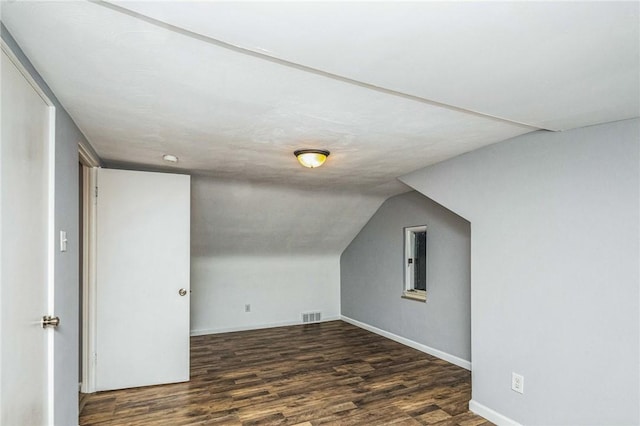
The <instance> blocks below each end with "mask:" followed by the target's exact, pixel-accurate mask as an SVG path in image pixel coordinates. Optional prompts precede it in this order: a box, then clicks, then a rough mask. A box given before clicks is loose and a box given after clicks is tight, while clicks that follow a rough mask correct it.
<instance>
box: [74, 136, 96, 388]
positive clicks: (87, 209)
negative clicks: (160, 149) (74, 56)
mask: <svg viewBox="0 0 640 426" xmlns="http://www.w3.org/2000/svg"><path fill="white" fill-rule="evenodd" d="M78 156H79V159H80V163H81V164H82V377H81V378H80V380H81V386H80V391H81V392H83V393H93V392H95V391H96V368H95V367H96V365H95V361H96V356H95V354H96V339H95V336H96V187H97V176H98V173H97V169H98V167H99V166H100V160H99V159H98V158H97V157H96V156H95V155H94V154H93V153H92V152H91V150H90V149H88V148H87V147H86V146H85V145H84V144H82V143H80V144H78Z"/></svg>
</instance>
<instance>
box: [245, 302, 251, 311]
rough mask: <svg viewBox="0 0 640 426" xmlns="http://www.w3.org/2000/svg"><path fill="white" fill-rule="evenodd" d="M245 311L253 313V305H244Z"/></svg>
mask: <svg viewBox="0 0 640 426" xmlns="http://www.w3.org/2000/svg"><path fill="white" fill-rule="evenodd" d="M244 311H245V312H251V305H249V304H246V305H244Z"/></svg>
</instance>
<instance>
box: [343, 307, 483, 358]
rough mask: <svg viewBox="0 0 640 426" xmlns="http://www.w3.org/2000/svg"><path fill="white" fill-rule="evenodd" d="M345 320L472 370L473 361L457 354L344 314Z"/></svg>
mask: <svg viewBox="0 0 640 426" xmlns="http://www.w3.org/2000/svg"><path fill="white" fill-rule="evenodd" d="M340 318H341V319H342V320H343V321H344V322H348V323H349V324H353V325H355V326H356V327H360V328H363V329H365V330H367V331H370V332H372V333H375V334H379V335H380V336H383V337H386V338H387V339H391V340H394V341H396V342H398V343H402V344H403V345H405V346H409V347H411V348H413V349H417V350H419V351H420V352H424V353H427V354H429V355H433V356H435V357H436V358H440V359H443V360H445V361H447V362H450V363H451V364H454V365H457V366H458V367H462V368H464V369H465V370H471V362H469V361H467V360H466V359H462V358H458V357H457V356H455V355H451V354H448V353H446V352H443V351H441V350H439V349H435V348H432V347H430V346H427V345H423V344H422V343H418V342H414V341H413V340H409V339H407V338H404V337H402V336H398V335H397V334H393V333H389V332H388V331H384V330H381V329H379V328H377V327H374V326H372V325H369V324H365V323H363V322H360V321H357V320H354V319H353V318H349V317H345V316H344V315H342V316H341V317H340Z"/></svg>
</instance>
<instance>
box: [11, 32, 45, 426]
mask: <svg viewBox="0 0 640 426" xmlns="http://www.w3.org/2000/svg"><path fill="white" fill-rule="evenodd" d="M0 48H1V49H2V52H4V53H5V54H6V55H7V57H8V58H9V60H10V61H11V62H12V63H13V65H15V67H16V68H17V70H18V71H19V72H20V74H22V76H23V77H24V78H25V80H26V81H27V82H28V83H29V84H30V85H31V87H32V88H33V90H34V91H35V92H36V93H37V94H38V96H40V98H42V100H43V101H44V103H45V104H46V105H47V107H48V110H49V134H48V137H47V139H48V141H47V145H48V153H47V155H48V157H49V158H48V168H49V170H48V177H47V178H48V185H47V193H48V194H47V195H48V201H47V233H48V236H47V245H48V249H47V311H48V312H47V313H46V314H47V315H50V316H55V312H54V309H55V306H54V302H55V297H54V296H55V275H54V266H55V264H54V262H55V251H54V250H55V242H56V236H55V187H56V185H55V165H56V153H55V147H56V107H55V104H54V103H53V102H52V101H51V99H49V97H48V96H47V95H46V93H45V92H44V91H43V90H42V88H41V87H40V85H39V84H38V83H37V82H36V81H35V79H34V78H33V77H32V76H31V74H30V73H29V71H27V69H26V68H25V67H24V65H23V64H22V62H20V60H19V59H18V57H17V56H16V55H15V54H14V53H13V51H12V50H11V48H10V47H9V45H8V44H7V43H6V42H5V41H4V40H1V39H0ZM44 332H45V333H47V408H46V411H47V415H46V416H47V424H51V425H52V424H53V419H54V408H55V407H54V382H53V381H54V362H53V361H54V334H53V333H54V332H55V330H54V329H52V328H50V329H48V330H44Z"/></svg>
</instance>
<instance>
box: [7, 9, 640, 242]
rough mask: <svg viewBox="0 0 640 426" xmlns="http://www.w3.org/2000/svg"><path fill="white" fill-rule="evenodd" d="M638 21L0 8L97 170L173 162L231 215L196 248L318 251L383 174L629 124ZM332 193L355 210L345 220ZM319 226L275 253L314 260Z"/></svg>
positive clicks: (542, 13)
mask: <svg viewBox="0 0 640 426" xmlns="http://www.w3.org/2000/svg"><path fill="white" fill-rule="evenodd" d="M639 19H640V14H639V5H638V3H636V2H620V3H615V2H512V3H509V2H411V3H409V2H407V3H403V2H374V3H366V2H354V3H343V2H297V3H296V2H255V3H254V2H185V1H180V2H177V1H174V2H164V1H163V2H160V1H157V2H156V1H147V2H130V1H126V2H124V1H123V2H100V1H98V2H88V1H74V2H31V1H12V2H3V4H2V21H3V23H4V24H5V25H6V26H7V28H8V29H9V31H10V32H11V33H12V35H13V36H14V37H15V39H16V40H17V42H18V43H19V44H20V46H21V48H22V49H23V50H24V52H25V53H26V54H27V56H28V57H29V58H30V59H31V61H32V62H33V64H34V66H35V67H36V69H38V71H39V72H40V73H41V75H42V76H43V78H44V79H45V80H46V81H47V83H48V84H49V85H50V86H51V88H52V89H53V91H54V92H55V93H56V94H57V96H58V98H59V100H60V101H61V103H62V104H63V105H64V106H65V108H66V109H67V111H68V112H69V114H70V115H71V116H72V117H73V119H74V121H75V122H76V123H77V125H78V126H79V127H80V129H81V130H82V131H83V132H84V134H85V135H86V136H87V138H88V140H89V141H90V143H91V144H92V146H93V147H94V148H95V150H96V151H97V153H98V154H99V155H100V157H101V158H102V159H103V160H104V161H105V163H106V164H108V165H109V164H111V165H125V164H126V165H128V166H130V167H132V168H162V167H165V168H166V167H168V166H167V165H166V164H163V163H162V159H161V157H162V155H163V154H165V153H171V154H175V155H177V156H178V157H179V158H180V162H179V163H178V164H177V165H176V166H173V167H171V168H172V169H173V170H183V171H185V172H188V173H193V174H196V175H197V176H200V177H199V178H197V179H199V183H198V186H197V188H198V191H197V192H198V193H199V194H200V195H199V196H200V197H201V199H202V200H207V199H209V201H202V204H211V205H210V206H208V207H207V208H211V207H213V206H214V205H215V206H216V207H217V208H219V209H227V210H226V211H225V212H224V213H222V216H225V217H236V218H243V217H244V218H245V219H244V221H243V219H238V220H237V221H235V222H234V223H235V224H236V225H233V224H232V223H230V224H229V226H231V227H232V228H233V227H234V226H237V229H231V230H229V235H226V236H223V235H218V234H217V233H216V232H217V231H215V232H214V229H213V228H215V225H214V224H208V225H207V224H203V225H202V231H203V234H202V235H205V236H207V235H208V236H209V237H210V238H211V239H214V238H215V239H218V238H228V237H232V236H237V235H238V234H239V233H242V232H246V231H248V230H251V229H253V230H255V231H256V232H260V230H261V228H260V225H258V224H256V222H259V221H260V219H261V218H262V219H263V218H264V217H272V216H274V215H279V216H278V218H279V219H278V220H282V222H283V225H284V224H287V223H288V224H293V225H294V228H295V224H296V223H298V224H302V223H314V220H316V219H319V218H320V215H322V217H324V218H326V217H333V218H335V222H339V223H340V224H341V225H339V226H338V228H337V229H339V230H340V231H341V234H340V235H344V236H343V237H341V238H342V239H341V238H338V237H336V239H335V240H331V242H330V243H326V245H325V249H327V250H329V251H336V250H337V251H341V250H342V248H344V246H345V245H346V244H348V242H349V241H350V238H352V237H353V235H355V233H356V232H357V231H358V230H359V229H360V227H361V226H362V225H363V224H364V221H366V218H367V217H368V216H370V214H371V213H372V210H375V207H377V205H379V203H380V202H381V201H382V200H384V199H385V198H386V197H388V196H390V195H393V194H397V193H400V192H403V191H406V190H407V188H406V187H405V186H404V185H403V184H401V183H400V182H399V181H397V180H396V178H397V177H398V176H401V175H404V174H406V173H409V172H411V171H413V170H416V169H418V168H421V167H424V166H427V165H430V164H433V163H436V162H439V161H442V160H444V159H447V158H451V157H453V156H456V155H459V154H462V153H464V152H468V151H471V150H473V149H477V148H479V147H482V146H485V145H488V144H492V143H495V142H499V141H502V140H505V139H508V138H511V137H514V136H517V135H520V134H524V133H527V132H531V131H535V130H538V129H546V130H554V131H555V130H565V129H570V128H575V127H582V126H588V125H592V124H597V123H602V122H608V121H615V120H621V119H626V118H631V117H635V116H638V115H639V110H640V105H639V102H640V101H639V96H638V94H639V93H640V85H639V78H638V75H639V74H640V63H639V62H640V55H639V39H640V33H639V27H640V25H639V23H638V22H639ZM307 147H317V148H323V149H328V150H330V151H331V155H330V157H329V160H328V161H327V164H326V165H325V166H323V167H322V168H320V169H314V170H307V169H303V168H301V167H300V166H299V165H298V164H297V163H296V161H295V159H294V157H293V154H292V152H293V151H294V150H295V149H297V148H307ZM204 176H206V177H204ZM229 181H232V182H234V183H233V184H231V185H227V186H225V185H222V186H221V185H220V182H229ZM238 182H240V183H241V184H242V185H245V187H250V188H251V190H250V191H245V192H246V193H247V194H249V193H251V195H247V196H251V197H255V198H259V199H262V203H261V204H260V208H261V209H262V213H255V214H254V215H252V216H250V217H249V216H247V215H246V214H243V213H242V210H241V209H243V208H245V207H246V206H245V207H243V206H242V204H246V203H238V206H235V207H234V206H233V203H230V204H227V205H226V207H225V206H224V205H221V204H216V203H215V200H216V197H219V198H220V199H235V200H237V197H236V198H233V196H232V195H231V192H229V191H231V189H230V188H232V187H233V188H234V191H237V190H238V187H237V185H238V184H239V183H238ZM225 187H227V188H229V189H227V191H228V192H227V193H226V195H223V194H222V193H221V191H222V192H224V190H223V189H222V188H225ZM273 188H278V189H277V191H280V192H282V193H283V194H284V193H286V194H288V195H282V194H281V196H278V197H275V198H276V199H275V200H274V199H272V197H270V196H268V194H270V193H271V191H273V190H274V189H273ZM302 190H310V191H313V192H314V194H313V195H306V194H309V192H305V191H302ZM255 191H259V193H260V194H262V195H257V194H256V193H255ZM240 192H242V191H240ZM346 193H351V194H357V198H356V199H358V200H368V201H366V202H363V203H362V210H361V211H359V212H358V213H357V214H355V215H354V204H353V201H349V202H347V201H346V200H347V199H349V197H344V196H343V194H346ZM207 194H208V195H207ZM292 194H295V196H296V199H299V200H303V201H302V203H308V204H309V203H310V205H313V203H324V204H325V205H326V206H327V207H325V208H323V209H314V208H309V209H307V210H305V211H304V215H303V216H304V217H302V218H300V212H297V215H294V213H288V212H287V211H286V209H282V208H280V207H279V206H280V203H281V202H282V200H285V199H289V195H292ZM305 197H308V199H307V198H305ZM358 197H359V198H358ZM367 197H369V198H367ZM278 200H279V201H278ZM372 200H374V201H372ZM250 204H251V205H252V208H254V209H255V208H257V206H256V205H254V204H255V203H250ZM294 210H295V209H294ZM320 210H321V211H320ZM325 210H326V211H325ZM260 214H262V216H260ZM222 216H221V217H222ZM356 216H357V217H358V219H357V220H351V219H350V218H354V217H356ZM221 220H222V219H221ZM316 222H317V220H316ZM321 222H322V221H321ZM352 222H353V223H352ZM356 222H357V223H356ZM198 223H199V222H198ZM345 223H348V225H345ZM197 226H200V225H197ZM326 226H327V224H326V223H324V224H323V226H322V227H320V226H318V227H317V229H316V228H314V225H310V227H309V228H305V232H307V233H308V235H307V236H306V237H305V238H301V239H300V241H301V242H300V243H299V245H296V243H294V242H290V243H289V246H287V248H286V249H285V248H283V250H284V251H296V250H299V249H304V248H305V247H311V246H312V245H313V244H316V246H317V240H318V238H317V237H319V236H320V235H323V234H322V232H323V230H325V231H326ZM321 228H322V229H321ZM343 228H344V229H343ZM241 230H243V231H242V232H241ZM262 231H264V230H262ZM295 235H297V234H295V233H294V236H295ZM305 235H306V234H305ZM293 239H294V240H295V238H293ZM307 239H308V240H309V242H302V241H303V240H304V241H306V240H307ZM314 239H315V240H316V241H315V243H314ZM203 240H206V238H204V239H203ZM227 241H228V240H227ZM240 245H242V244H240ZM204 246H206V244H204ZM320 246H322V244H320ZM222 248H223V247H222V246H220V247H218V249H215V248H210V249H209V251H211V252H216V253H217V252H218V251H220V250H222ZM203 250H204V251H205V252H206V251H207V250H205V249H203Z"/></svg>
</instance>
